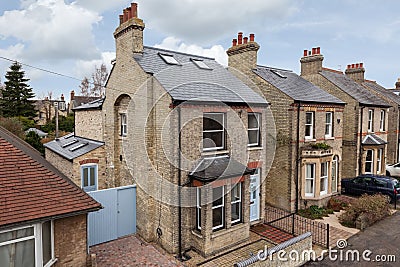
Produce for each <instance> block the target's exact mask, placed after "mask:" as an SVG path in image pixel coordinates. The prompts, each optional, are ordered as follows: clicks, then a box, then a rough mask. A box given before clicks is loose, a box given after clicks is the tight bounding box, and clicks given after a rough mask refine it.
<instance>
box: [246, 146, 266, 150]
mask: <svg viewBox="0 0 400 267" xmlns="http://www.w3.org/2000/svg"><path fill="white" fill-rule="evenodd" d="M262 149H263V147H262V146H248V147H247V150H248V151H252V150H262Z"/></svg>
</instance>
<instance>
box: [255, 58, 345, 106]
mask: <svg viewBox="0 0 400 267" xmlns="http://www.w3.org/2000/svg"><path fill="white" fill-rule="evenodd" d="M253 72H254V73H256V74H257V75H258V76H260V77H261V78H263V79H264V80H265V81H267V82H269V83H270V84H272V85H273V86H275V87H276V88H277V89H279V90H280V91H282V92H283V93H284V94H286V95H287V96H289V97H290V98H292V99H293V100H296V101H304V102H317V103H334V104H343V105H344V104H345V102H343V101H342V100H340V99H338V98H337V97H335V96H333V95H331V94H329V93H327V92H326V91H324V90H322V89H321V88H319V87H318V86H315V85H314V84H312V83H311V82H309V81H307V80H306V79H304V78H303V77H300V76H299V75H297V74H296V73H294V72H292V71H290V70H282V69H276V68H270V67H265V66H257V68H256V69H255V70H253Z"/></svg>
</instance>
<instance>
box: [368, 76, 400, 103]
mask: <svg viewBox="0 0 400 267" xmlns="http://www.w3.org/2000/svg"><path fill="white" fill-rule="evenodd" d="M362 85H363V86H365V87H368V88H370V89H371V90H374V91H375V92H377V93H378V94H380V95H383V96H384V97H386V98H389V99H390V100H391V101H393V102H395V103H396V104H397V105H400V96H398V95H396V94H395V93H393V91H392V90H388V89H386V88H385V87H383V86H381V85H379V84H378V83H376V82H373V81H364V82H363V83H362Z"/></svg>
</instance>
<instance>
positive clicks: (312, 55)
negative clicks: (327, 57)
mask: <svg viewBox="0 0 400 267" xmlns="http://www.w3.org/2000/svg"><path fill="white" fill-rule="evenodd" d="M323 61H324V56H323V55H321V48H320V47H314V48H312V49H311V51H309V50H304V51H303V57H302V58H301V59H300V63H301V75H302V76H305V75H311V74H317V73H318V72H320V71H322V62H323Z"/></svg>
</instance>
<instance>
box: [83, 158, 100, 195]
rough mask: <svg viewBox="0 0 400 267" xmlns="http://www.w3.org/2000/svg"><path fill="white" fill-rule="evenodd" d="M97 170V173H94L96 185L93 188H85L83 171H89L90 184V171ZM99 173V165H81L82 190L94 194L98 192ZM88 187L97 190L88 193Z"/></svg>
mask: <svg viewBox="0 0 400 267" xmlns="http://www.w3.org/2000/svg"><path fill="white" fill-rule="evenodd" d="M93 167H94V168H95V171H94V173H95V180H94V181H95V185H93V186H86V187H85V186H83V170H84V169H89V170H88V183H89V182H90V169H91V168H93ZM98 171H99V166H98V164H84V165H81V188H82V189H83V190H84V191H85V192H92V191H97V190H98V182H99V181H98V177H99V174H98ZM88 187H95V189H94V190H88V191H87V189H86V190H85V188H88Z"/></svg>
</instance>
